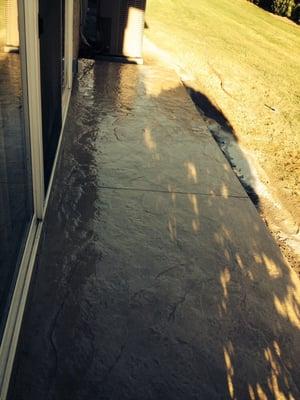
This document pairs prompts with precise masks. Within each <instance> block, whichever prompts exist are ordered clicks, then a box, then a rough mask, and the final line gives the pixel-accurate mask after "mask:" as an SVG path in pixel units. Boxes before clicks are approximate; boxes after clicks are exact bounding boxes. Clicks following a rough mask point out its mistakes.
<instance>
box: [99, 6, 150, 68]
mask: <svg viewBox="0 0 300 400" xmlns="http://www.w3.org/2000/svg"><path fill="white" fill-rule="evenodd" d="M98 1H99V3H98V18H97V20H98V32H99V35H100V41H101V44H102V45H101V47H102V53H103V54H107V55H110V56H117V57H125V58H127V59H134V60H136V61H139V60H142V45H143V33H144V24H145V8H146V0H98Z"/></svg>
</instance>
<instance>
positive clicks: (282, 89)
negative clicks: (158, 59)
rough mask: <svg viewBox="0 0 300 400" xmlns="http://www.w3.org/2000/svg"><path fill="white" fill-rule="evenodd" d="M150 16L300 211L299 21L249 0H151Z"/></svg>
mask: <svg viewBox="0 0 300 400" xmlns="http://www.w3.org/2000/svg"><path fill="white" fill-rule="evenodd" d="M146 21H147V24H148V26H149V29H147V30H146V36H147V37H148V38H149V39H150V40H151V41H152V42H154V43H155V44H156V45H157V46H159V47H160V48H162V49H163V50H165V51H167V52H169V53H170V54H171V55H172V56H173V58H174V61H175V62H176V63H177V64H179V65H180V66H181V67H182V68H183V69H184V70H186V71H187V72H189V73H191V74H192V75H193V76H194V77H195V80H196V81H197V89H198V90H199V91H201V92H202V93H204V94H205V95H206V96H207V97H209V99H210V100H211V101H212V102H213V103H214V104H215V105H216V106H217V107H218V108H219V109H220V110H221V111H222V112H223V114H224V115H225V116H226V118H227V119H228V120H229V122H230V123H231V125H232V126H233V128H234V131H235V133H236V135H237V137H238V139H239V140H240V141H241V142H242V143H243V144H244V145H245V146H247V147H248V148H249V149H251V150H252V151H253V152H255V154H256V158H257V160H258V162H259V164H260V165H261V166H262V167H263V168H264V169H265V171H266V172H267V174H268V175H269V176H270V181H271V184H272V185H273V186H274V185H275V187H276V188H278V192H279V194H280V197H281V198H282V199H283V200H284V201H286V202H287V206H288V208H289V209H290V211H291V212H292V213H293V214H295V215H298V216H300V210H299V205H300V182H299V181H300V28H299V26H297V25H295V24H294V23H292V22H291V21H289V20H287V19H284V18H281V17H277V16H275V15H272V14H270V13H267V12H265V11H264V10H262V9H260V8H258V7H256V6H254V5H253V4H251V3H249V2H247V1H246V0H189V1H186V0H148V5H147V14H146Z"/></svg>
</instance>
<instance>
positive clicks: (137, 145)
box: [9, 61, 300, 400]
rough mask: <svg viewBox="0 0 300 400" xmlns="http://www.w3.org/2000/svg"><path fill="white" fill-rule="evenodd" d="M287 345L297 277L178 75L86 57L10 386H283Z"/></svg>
mask: <svg viewBox="0 0 300 400" xmlns="http://www.w3.org/2000/svg"><path fill="white" fill-rule="evenodd" d="M33 333H34V334H33ZM41 354H42V357H41ZM299 359H300V283H299V280H298V278H297V276H296V275H295V273H294V272H293V271H292V270H291V269H290V268H289V267H288V266H287V265H286V264H285V262H284V260H283V258H282V256H281V254H280V251H279V249H278V248H277V246H276V244H275V243H274V241H273V240H272V238H271V237H270V235H269V233H268V232H267V229H266V227H265V226H264V224H263V223H262V221H261V220H260V218H259V216H258V215H257V212H256V210H255V209H254V207H253V205H252V204H251V202H249V200H248V198H247V196H246V195H245V194H244V193H243V191H242V190H241V188H240V185H239V183H238V182H237V181H236V180H235V177H234V176H233V172H232V170H231V168H230V166H229V164H228V163H227V161H226V160H225V158H224V157H223V156H222V154H221V153H220V151H219V149H218V148H217V145H216V143H215V142H214V141H213V139H212V138H211V135H210V134H209V132H208V130H207V128H206V126H205V125H204V123H203V121H202V120H201V118H199V115H198V114H197V112H196V110H195V109H194V105H193V104H192V103H191V100H190V99H189V98H188V96H187V95H186V93H185V89H184V87H183V86H182V85H180V84H179V83H178V79H177V78H176V77H175V76H173V75H172V72H170V71H168V70H167V71H164V70H163V69H161V68H157V67H155V66H154V65H150V66H147V65H146V66H139V67H137V66H133V65H119V64H109V63H99V62H96V63H95V64H94V63H92V62H91V61H89V62H87V63H85V64H84V68H83V73H81V74H80V75H79V77H78V80H77V82H76V84H75V88H74V92H73V95H72V101H71V105H70V110H69V116H68V121H67V124H66V130H65V133H64V140H63V148H62V153H61V155H60V161H59V166H58V170H57V174H56V178H55V185H54V190H53V193H52V198H51V202H50V207H49V209H48V215H47V220H46V224H45V228H44V233H43V238H42V245H41V248H40V251H39V257H38V262H37V265H36V268H35V275H34V279H33V283H32V287H31V291H30V297H29V302H28V306H27V311H26V315H25V322H24V324H23V329H22V338H21V341H20V344H19V349H18V354H17V357H16V362H15V368H14V375H13V379H12V382H11V387H10V396H9V399H18V400H21V399H26V400H30V399H36V398H47V399H72V400H73V399H81V400H82V399H89V400H90V399H131V400H132V399H139V400H141V399H153V400H154V399H155V400H159V399H162V400H167V399H170V400H171V399H172V400H183V399H184V400H190V399H209V400H213V399H238V400H247V399H249V400H253V399H260V400H261V399H289V400H290V399H297V398H299V396H300V392H299V385H300V371H299V368H298V365H299Z"/></svg>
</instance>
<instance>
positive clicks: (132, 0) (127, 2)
mask: <svg viewBox="0 0 300 400" xmlns="http://www.w3.org/2000/svg"><path fill="white" fill-rule="evenodd" d="M145 7H146V0H121V4H120V17H119V27H120V30H119V37H118V52H119V53H120V54H121V53H122V52H123V51H124V40H125V37H124V33H125V30H126V28H127V23H128V17H129V12H130V11H129V10H130V9H131V8H135V9H137V10H141V11H142V12H141V13H140V14H138V15H139V17H136V18H134V21H131V24H132V25H131V26H130V30H131V31H134V32H135V33H136V34H135V38H136V40H139V39H138V38H141V40H142V35H143V30H144V11H145ZM140 51H141V50H140ZM140 51H138V52H140ZM125 55H129V54H125Z"/></svg>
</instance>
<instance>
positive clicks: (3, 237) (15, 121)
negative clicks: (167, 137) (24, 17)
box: [0, 0, 33, 337]
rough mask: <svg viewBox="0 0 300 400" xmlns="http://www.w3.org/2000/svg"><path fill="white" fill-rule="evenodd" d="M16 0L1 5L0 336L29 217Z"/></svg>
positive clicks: (29, 200)
mask: <svg viewBox="0 0 300 400" xmlns="http://www.w3.org/2000/svg"><path fill="white" fill-rule="evenodd" d="M17 21H18V15H17V1H16V0H6V1H3V0H0V337H1V336H2V332H3V327H4V324H5V320H6V317H7V312H8V308H9V304H10V299H11V296H12V292H13V288H14V283H15V279H16V276H17V272H18V266H19V263H20V258H21V255H22V250H23V248H24V243H25V239H26V237H27V233H28V229H29V225H30V222H31V219H32V215H33V206H32V184H31V167H30V162H29V160H30V151H29V140H28V137H27V136H26V135H27V133H26V131H25V126H24V125H25V124H24V107H23V93H22V79H21V61H20V54H19V32H18V22H17Z"/></svg>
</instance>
